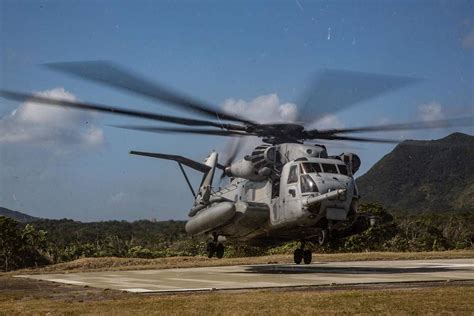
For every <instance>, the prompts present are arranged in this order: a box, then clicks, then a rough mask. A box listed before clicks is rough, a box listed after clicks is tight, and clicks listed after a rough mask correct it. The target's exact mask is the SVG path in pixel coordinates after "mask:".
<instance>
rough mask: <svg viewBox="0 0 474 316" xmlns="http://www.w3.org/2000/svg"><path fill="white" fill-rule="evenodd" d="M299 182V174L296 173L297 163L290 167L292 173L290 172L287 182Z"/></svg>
mask: <svg viewBox="0 0 474 316" xmlns="http://www.w3.org/2000/svg"><path fill="white" fill-rule="evenodd" d="M295 182H298V175H297V174H296V165H294V166H291V167H290V173H289V174H288V182H287V183H295Z"/></svg>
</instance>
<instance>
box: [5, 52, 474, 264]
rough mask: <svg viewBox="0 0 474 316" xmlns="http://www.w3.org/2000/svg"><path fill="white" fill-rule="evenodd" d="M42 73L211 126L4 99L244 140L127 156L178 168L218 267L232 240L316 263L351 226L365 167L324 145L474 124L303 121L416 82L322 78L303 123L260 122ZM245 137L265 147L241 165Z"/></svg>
mask: <svg viewBox="0 0 474 316" xmlns="http://www.w3.org/2000/svg"><path fill="white" fill-rule="evenodd" d="M46 66H47V67H48V68H49V69H51V70H54V71H58V72H62V73H65V74H67V75H72V76H76V77H79V78H81V79H85V80H89V81H91V82H95V83H99V84H103V85H106V86H110V87H113V88H116V89H120V90H124V91H126V92H131V93H134V94H136V95H139V96H142V97H146V98H149V99H152V100H154V101H159V102H163V103H166V104H168V105H171V106H174V107H175V108H178V109H181V110H185V111H187V112H192V113H194V114H197V115H199V116H203V117H207V118H208V119H200V118H199V119H198V118H189V117H179V116H171V115H163V114H159V113H154V112H145V111H140V110H136V109H130V108H123V107H116V106H110V105H104V104H97V103H89V102H80V101H71V100H65V99H56V98H50V97H45V96H41V95H37V94H31V93H23V92H16V91H8V90H0V96H2V97H3V98H6V99H10V100H15V101H22V102H23V101H27V100H28V101H31V102H34V103H37V104H42V105H48V106H59V107H65V108H72V109H77V110H86V111H95V112H102V113H108V114H114V115H121V116H129V117H134V118H141V119H147V120H153V121H160V122H165V123H172V124H176V125H184V126H186V127H157V126H149V125H145V126H143V125H140V126H137V125H116V126H115V127H118V128H124V129H131V130H137V131H144V132H152V133H184V134H200V135H213V136H224V137H232V138H233V139H234V140H235V139H238V141H237V143H235V144H236V145H235V146H233V147H234V148H233V149H232V150H231V151H230V152H229V153H227V156H228V158H227V159H226V161H224V162H221V161H220V160H219V153H218V152H216V151H212V152H211V153H210V154H209V156H208V157H207V158H206V159H205V160H204V162H200V161H195V160H192V159H190V158H187V157H183V156H179V155H171V154H163V153H156V152H143V151H135V150H132V151H130V154H132V155H137V156H145V157H151V158H157V159H165V160H171V161H175V162H176V163H177V164H178V167H179V169H180V170H181V172H182V174H183V176H184V179H185V181H186V183H187V185H188V187H189V189H190V191H191V193H192V195H193V197H194V203H193V205H192V207H191V209H190V211H189V213H188V221H187V223H186V225H185V229H186V232H187V233H188V234H190V235H208V236H209V237H210V239H209V241H208V243H207V248H206V251H207V255H208V257H209V258H212V257H214V256H215V257H217V258H222V257H223V256H224V253H225V245H224V244H225V242H227V241H232V240H234V241H239V242H245V243H249V244H254V245H270V244H276V243H279V242H284V241H298V242H300V246H299V247H298V248H297V249H295V251H294V255H293V257H294V262H295V263H296V264H300V263H302V262H304V263H305V264H309V263H311V261H312V250H311V247H308V245H309V244H311V243H319V244H321V245H323V244H325V243H326V242H327V241H328V240H329V238H330V236H331V234H332V232H334V231H337V230H338V229H340V228H341V227H343V226H344V224H345V223H347V222H351V221H353V220H354V218H355V216H356V214H357V208H358V203H359V199H360V193H359V191H358V189H357V185H356V183H355V179H354V175H355V174H356V172H357V171H358V169H359V167H360V165H361V159H360V158H359V156H358V155H357V154H355V153H351V152H343V153H341V154H339V155H329V154H328V151H327V148H326V146H325V145H324V144H321V143H320V142H321V141H326V140H330V141H349V142H366V143H398V142H399V140H393V139H379V138H370V137H359V136H354V135H353V134H357V133H369V132H384V131H401V130H416V129H430V128H445V127H453V126H472V125H473V124H472V123H473V118H472V117H468V118H454V119H445V120H437V121H430V122H424V121H420V122H409V123H399V124H385V125H375V126H361V127H354V128H332V129H307V128H306V127H305V125H308V122H309V121H310V120H311V119H312V116H311V115H307V113H308V112H309V113H311V112H315V111H314V109H313V108H312V107H313V105H321V104H322V102H321V100H324V102H326V103H327V104H328V105H329V106H330V108H331V109H332V112H335V111H338V110H341V109H344V108H347V107H348V106H352V105H353V104H356V103H358V102H361V101H364V100H367V99H370V98H373V97H375V96H378V95H381V94H382V93H386V92H389V91H392V90H396V89H399V88H402V87H404V86H407V85H409V84H412V83H415V82H416V81H417V80H414V79H413V78H409V77H398V76H387V75H378V74H367V73H359V72H352V71H340V70H326V71H324V72H323V73H322V75H320V76H319V77H318V79H317V80H316V81H315V84H311V85H309V87H308V93H307V94H306V97H305V102H303V103H305V109H308V110H309V111H306V114H301V115H300V117H299V118H298V119H297V120H296V121H295V122H278V123H258V122H256V121H254V120H252V119H249V118H247V117H244V116H241V115H237V114H233V113H229V112H226V111H222V110H219V109H218V108H217V107H215V106H212V105H209V104H206V103H204V102H200V101H197V100H196V99H194V98H190V97H188V96H184V95H183V94H181V93H178V92H175V91H174V90H172V89H169V88H166V87H164V86H162V85H160V84H157V83H155V82H152V81H150V80H148V79H145V78H144V77H142V76H140V75H138V74H135V73H133V72H131V71H129V70H127V69H125V68H123V67H122V66H119V65H117V64H115V63H112V62H108V61H86V62H83V61H81V62H63V63H51V64H46ZM361 87H362V88H361ZM301 113H304V111H302V112H301ZM246 137H257V138H259V139H261V144H259V145H257V146H256V147H255V148H254V149H253V150H252V151H251V152H250V153H249V154H247V155H245V156H244V157H243V158H241V159H239V160H236V159H235V158H236V156H237V154H238V152H239V150H240V147H241V139H243V138H246ZM311 141H316V143H311ZM318 142H319V143H318ZM183 166H186V167H188V168H191V169H193V170H195V171H197V172H200V173H202V180H201V183H200V185H199V187H198V188H197V190H195V189H194V188H193V186H192V184H191V182H190V180H189V177H188V175H187V173H186V171H185V169H184V167H183ZM216 172H221V177H220V181H219V186H216V185H215V181H214V180H215V179H214V178H215V177H216ZM223 178H228V180H229V183H228V184H227V185H225V186H223V187H220V183H221V181H222V180H223Z"/></svg>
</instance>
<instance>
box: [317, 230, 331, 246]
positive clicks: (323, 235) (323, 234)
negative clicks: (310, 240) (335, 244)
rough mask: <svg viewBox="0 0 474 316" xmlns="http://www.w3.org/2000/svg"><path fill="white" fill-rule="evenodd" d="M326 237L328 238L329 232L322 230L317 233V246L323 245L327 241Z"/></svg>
mask: <svg viewBox="0 0 474 316" xmlns="http://www.w3.org/2000/svg"><path fill="white" fill-rule="evenodd" d="M328 237H329V232H328V230H327V229H322V230H321V231H320V232H319V236H318V243H319V245H321V246H322V245H324V244H325V243H326V242H327V241H328Z"/></svg>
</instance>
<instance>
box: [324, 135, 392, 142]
mask: <svg viewBox="0 0 474 316" xmlns="http://www.w3.org/2000/svg"><path fill="white" fill-rule="evenodd" d="M317 139H330V140H347V141H352V142H361V143H382V144H383V143H386V144H398V143H400V142H401V141H400V140H395V139H379V138H367V137H352V136H339V135H326V136H324V135H323V136H321V137H317Z"/></svg>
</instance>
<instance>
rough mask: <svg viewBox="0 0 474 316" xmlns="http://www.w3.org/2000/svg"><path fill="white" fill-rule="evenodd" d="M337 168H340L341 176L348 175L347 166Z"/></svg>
mask: <svg viewBox="0 0 474 316" xmlns="http://www.w3.org/2000/svg"><path fill="white" fill-rule="evenodd" d="M337 167H338V168H339V173H340V174H343V175H345V176H347V175H348V173H347V167H346V165H337Z"/></svg>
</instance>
